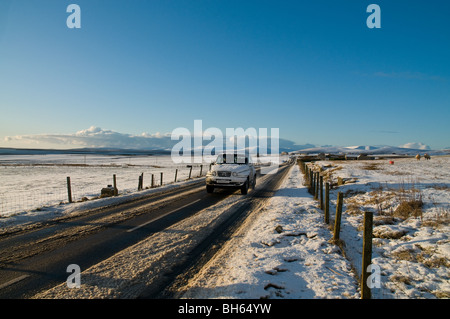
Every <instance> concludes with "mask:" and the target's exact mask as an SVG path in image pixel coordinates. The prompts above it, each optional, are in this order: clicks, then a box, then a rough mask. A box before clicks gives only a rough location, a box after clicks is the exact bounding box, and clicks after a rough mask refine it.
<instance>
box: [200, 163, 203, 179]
mask: <svg viewBox="0 0 450 319" xmlns="http://www.w3.org/2000/svg"><path fill="white" fill-rule="evenodd" d="M202 171H203V164H202V165H200V177H202V173H203V172H202Z"/></svg>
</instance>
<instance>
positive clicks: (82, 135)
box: [4, 126, 309, 150]
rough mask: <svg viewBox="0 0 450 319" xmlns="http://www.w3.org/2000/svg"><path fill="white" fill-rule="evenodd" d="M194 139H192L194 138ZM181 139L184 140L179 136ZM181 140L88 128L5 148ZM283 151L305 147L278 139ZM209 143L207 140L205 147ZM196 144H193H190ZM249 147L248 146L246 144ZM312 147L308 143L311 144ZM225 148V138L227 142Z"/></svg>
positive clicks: (13, 139) (163, 146) (136, 145)
mask: <svg viewBox="0 0 450 319" xmlns="http://www.w3.org/2000/svg"><path fill="white" fill-rule="evenodd" d="M192 138H193V136H192ZM224 138H225V136H224ZM258 138H259V139H261V138H264V139H268V140H267V141H268V147H270V142H271V139H270V138H269V137H266V136H264V137H261V136H260V137H258ZM180 139H181V137H180ZM180 139H175V140H172V134H171V133H165V134H162V133H155V134H149V133H142V134H140V135H133V134H127V133H119V132H115V131H111V130H104V129H102V128H100V127H96V126H91V127H90V128H88V129H85V130H81V131H78V132H76V133H74V134H37V135H17V136H7V137H6V138H5V139H4V141H5V143H4V145H5V146H10V147H19V146H17V145H20V147H26V148H32V147H40V148H49V147H56V148H84V147H89V148H100V147H102V148H120V149H157V150H170V149H172V147H173V146H174V145H175V144H177V143H178V142H179V141H180ZM278 142H279V148H280V150H282V149H283V150H297V149H300V148H304V146H303V145H297V144H296V143H295V142H293V141H290V140H287V139H282V138H280V139H279V141H278ZM209 143H210V140H207V139H206V140H204V141H203V144H204V146H206V145H207V144H209ZM191 145H194V143H191ZM246 145H247V146H248V143H247V144H246ZM308 146H309V144H308ZM224 147H225V139H224Z"/></svg>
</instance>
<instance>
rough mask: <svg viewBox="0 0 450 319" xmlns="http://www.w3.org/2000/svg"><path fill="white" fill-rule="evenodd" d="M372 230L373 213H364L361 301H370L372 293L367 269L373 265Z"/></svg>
mask: <svg viewBox="0 0 450 319" xmlns="http://www.w3.org/2000/svg"><path fill="white" fill-rule="evenodd" d="M372 230H373V213H372V212H369V211H366V212H364V238H363V256H362V270H361V272H362V274H361V299H370V298H371V291H370V287H369V286H368V285H367V279H368V277H369V275H368V272H367V267H369V265H370V264H371V263H372Z"/></svg>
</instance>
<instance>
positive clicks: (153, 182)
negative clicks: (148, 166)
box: [151, 174, 155, 188]
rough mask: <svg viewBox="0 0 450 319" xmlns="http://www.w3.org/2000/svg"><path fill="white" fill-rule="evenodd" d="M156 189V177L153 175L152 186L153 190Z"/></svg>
mask: <svg viewBox="0 0 450 319" xmlns="http://www.w3.org/2000/svg"><path fill="white" fill-rule="evenodd" d="M153 187H155V177H154V176H153V174H152V184H151V188H153Z"/></svg>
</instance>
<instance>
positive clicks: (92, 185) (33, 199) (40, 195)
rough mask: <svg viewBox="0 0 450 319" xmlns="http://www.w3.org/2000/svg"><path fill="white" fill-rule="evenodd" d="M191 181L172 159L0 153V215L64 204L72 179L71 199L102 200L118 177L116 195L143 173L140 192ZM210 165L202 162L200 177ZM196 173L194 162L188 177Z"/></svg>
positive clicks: (129, 190)
mask: <svg viewBox="0 0 450 319" xmlns="http://www.w3.org/2000/svg"><path fill="white" fill-rule="evenodd" d="M176 169H178V172H177V181H184V180H186V179H187V178H188V177H189V172H190V168H187V167H186V164H175V163H173V161H172V159H171V157H170V155H154V156H106V155H92V154H88V155H86V156H85V155H70V154H61V155H57V154H52V155H2V156H0V181H1V182H0V217H1V218H5V217H8V216H11V215H16V214H23V213H26V212H28V211H32V210H35V209H39V210H43V209H45V207H51V206H55V205H59V204H60V203H61V202H63V203H67V201H68V192H67V177H70V180H71V188H72V199H73V201H80V200H82V199H83V197H85V199H86V198H87V199H93V198H96V197H99V196H100V192H101V189H102V188H104V187H106V186H107V185H112V184H113V175H114V174H115V175H116V180H117V188H118V189H119V194H130V193H132V192H136V191H137V187H138V180H139V176H140V175H141V174H142V173H144V188H146V187H150V185H151V174H153V176H154V185H157V186H159V185H160V184H161V173H163V184H164V185H166V184H170V183H173V182H174V180H175V170H176ZM207 169H208V165H207V164H206V163H205V164H204V165H203V169H202V175H205V173H206V171H207ZM199 174H200V164H194V167H193V169H192V177H196V176H198V175H199Z"/></svg>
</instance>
